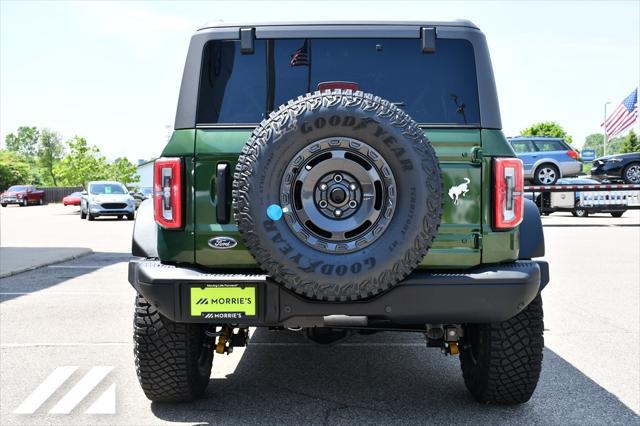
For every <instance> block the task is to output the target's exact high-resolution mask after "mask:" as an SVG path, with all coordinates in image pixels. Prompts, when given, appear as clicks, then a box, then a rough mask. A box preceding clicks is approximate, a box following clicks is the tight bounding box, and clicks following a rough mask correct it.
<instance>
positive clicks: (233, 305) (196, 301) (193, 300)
mask: <svg viewBox="0 0 640 426" xmlns="http://www.w3.org/2000/svg"><path fill="white" fill-rule="evenodd" d="M256 295H257V292H256V286H255V285H235V284H209V285H207V286H205V287H202V286H198V287H191V288H190V289H189V300H190V314H191V316H192V317H199V318H204V319H219V320H226V319H242V318H246V317H255V316H256V306H257V304H258V301H257V300H256Z"/></svg>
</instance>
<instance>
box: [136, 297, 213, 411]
mask: <svg viewBox="0 0 640 426" xmlns="http://www.w3.org/2000/svg"><path fill="white" fill-rule="evenodd" d="M133 326H134V333H133V340H134V343H135V346H134V349H133V353H134V356H135V360H136V372H137V374H138V381H139V382H140V385H141V386H142V390H143V391H144V393H145V395H146V396H147V398H149V399H150V400H151V401H155V402H188V401H193V400H195V399H198V398H200V397H201V396H202V395H203V394H204V392H205V389H206V388H207V385H208V384H209V379H210V376H211V364H212V361H213V348H212V347H210V345H208V344H207V340H206V337H205V330H204V327H203V326H202V325H200V324H193V323H176V322H173V321H170V320H169V319H167V318H166V317H164V316H162V315H161V314H160V313H159V312H158V311H157V310H156V309H155V308H154V307H153V306H152V305H151V304H149V303H148V302H147V301H146V300H145V299H144V298H143V297H142V296H140V295H138V296H137V297H136V307H135V315H134V320H133Z"/></svg>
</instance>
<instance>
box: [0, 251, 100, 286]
mask: <svg viewBox="0 0 640 426" xmlns="http://www.w3.org/2000/svg"><path fill="white" fill-rule="evenodd" d="M90 254H93V250H91V249H86V250H84V251H82V252H81V253H77V254H72V255H69V256H65V257H63V258H60V259H55V260H52V261H50V262H45V263H42V264H38V265H34V266H27V267H25V268H20V269H15V270H13V271H9V272H6V273H0V279H2V278H7V277H11V276H13V275H18V274H21V273H23V272H28V271H33V270H34V269H39V268H43V267H45V266H49V265H55V264H56V263H62V262H68V261H69V260H74V259H79V258H81V257H84V256H88V255H90Z"/></svg>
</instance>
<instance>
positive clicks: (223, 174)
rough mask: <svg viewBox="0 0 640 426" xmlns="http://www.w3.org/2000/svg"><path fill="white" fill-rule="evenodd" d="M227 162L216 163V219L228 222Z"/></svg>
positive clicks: (228, 179) (228, 180) (228, 178)
mask: <svg viewBox="0 0 640 426" xmlns="http://www.w3.org/2000/svg"><path fill="white" fill-rule="evenodd" d="M229 182H230V177H229V164H227V163H218V165H217V167H216V202H217V205H216V221H217V222H218V223H229V216H230V215H231V212H230V209H229V204H230V203H229V192H230V191H229Z"/></svg>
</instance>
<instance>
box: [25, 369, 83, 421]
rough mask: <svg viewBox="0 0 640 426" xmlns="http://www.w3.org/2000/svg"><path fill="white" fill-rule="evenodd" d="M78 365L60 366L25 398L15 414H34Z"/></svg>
mask: <svg viewBox="0 0 640 426" xmlns="http://www.w3.org/2000/svg"><path fill="white" fill-rule="evenodd" d="M77 369H78V367H73V366H69V367H58V368H56V369H55V370H54V371H53V373H51V375H50V376H49V377H47V378H46V379H45V381H44V382H42V383H41V384H40V386H38V387H37V388H36V390H34V391H33V393H31V395H29V396H28V397H27V399H25V400H24V401H23V402H22V404H20V406H19V407H18V408H16V409H15V410H14V413H15V414H33V413H35V411H36V410H37V409H38V407H40V406H41V405H42V404H43V403H44V402H45V401H46V400H47V399H49V397H50V396H51V395H53V393H54V392H55V391H56V390H57V389H58V388H59V387H60V386H62V384H63V383H64V382H66V381H67V379H68V378H69V377H70V376H71V375H72V374H73V373H74V371H76V370H77Z"/></svg>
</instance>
